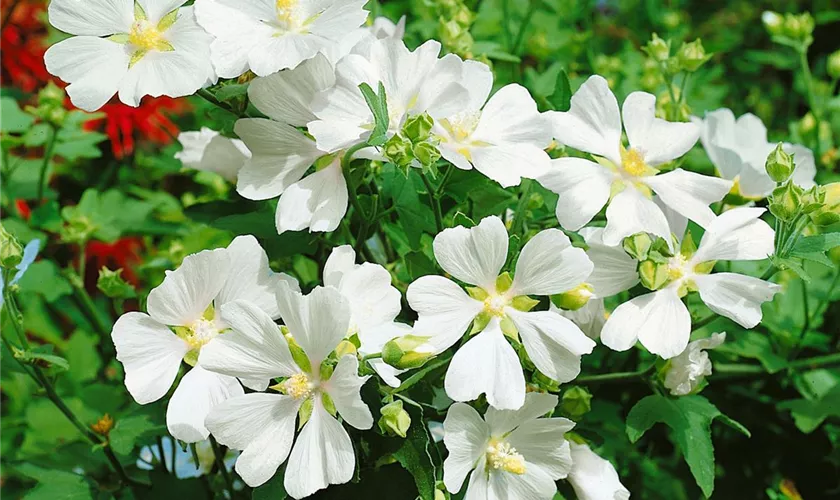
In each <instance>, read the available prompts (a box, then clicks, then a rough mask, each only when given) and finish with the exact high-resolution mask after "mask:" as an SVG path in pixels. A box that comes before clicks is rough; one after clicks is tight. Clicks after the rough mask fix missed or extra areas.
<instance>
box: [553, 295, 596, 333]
mask: <svg viewBox="0 0 840 500" xmlns="http://www.w3.org/2000/svg"><path fill="white" fill-rule="evenodd" d="M549 310H551V311H554V312H556V313H558V314H560V315H561V316H563V317H564V318H569V319H570V320H572V322H573V323H574V324H576V325H577V326H578V328H580V329H581V331H583V333H584V334H585V335H586V336H587V337H589V338H590V339H592V340H598V339H599V338H600V337H601V329H602V328H603V327H604V323H606V322H607V313H606V309H605V308H604V299H599V298H593V299H590V300H589V302H587V303H586V305H585V306H583V307H581V308H580V309H578V310H577V311H564V310H562V309H558V308H557V307H555V306H554V304H551V305H550V307H549Z"/></svg>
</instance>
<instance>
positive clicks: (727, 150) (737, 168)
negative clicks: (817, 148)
mask: <svg viewBox="0 0 840 500" xmlns="http://www.w3.org/2000/svg"><path fill="white" fill-rule="evenodd" d="M691 121H692V122H693V123H695V124H696V125H697V126H698V127H700V141H701V142H702V143H703V147H704V148H705V149H706V154H708V155H709V158H710V159H711V160H712V163H713V164H714V165H715V167H717V169H718V171H719V172H720V175H721V176H722V177H723V178H725V179H730V180H733V181H735V183H736V186H737V187H738V188H739V192H740V193H741V194H742V195H743V196H745V197H748V198H758V199H761V198H764V197H765V196H767V195H769V194H770V193H771V192H772V191H773V188H775V187H776V183H775V182H774V181H773V179H771V178H770V176H769V175H767V171H766V170H765V169H764V164H765V162H766V161H767V155H769V154H770V152H771V151H773V149H774V148H775V147H776V144H775V143H773V144H771V143H769V142H767V128H765V127H764V124H763V123H761V119H760V118H759V117H757V116H755V115H753V114H751V113H747V114H745V115H741V116H740V117H739V118H738V119H737V120H736V119H735V115H734V114H733V113H732V110H730V109H727V108H720V109H716V110H714V111H711V112H708V113H706V118H705V119H702V118H698V117H696V116H692V117H691ZM783 149H784V150H785V152H786V153H788V154H793V155H794V157H793V160H794V163H795V164H796V168H795V170H794V171H793V175H792V176H791V178H792V179H793V182H794V183H796V184H797V185H799V186H801V187H803V188H806V189H808V188H811V187H812V186H813V185H814V176H815V175H816V173H817V167H816V164H815V163H814V153H812V152H811V150H810V149H808V148H806V147H805V146H800V145H799V144H788V143H784V144H783Z"/></svg>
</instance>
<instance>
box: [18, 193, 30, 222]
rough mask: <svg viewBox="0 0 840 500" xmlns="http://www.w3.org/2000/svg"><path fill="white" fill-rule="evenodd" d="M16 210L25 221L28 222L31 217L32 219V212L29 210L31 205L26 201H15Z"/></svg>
mask: <svg viewBox="0 0 840 500" xmlns="http://www.w3.org/2000/svg"><path fill="white" fill-rule="evenodd" d="M15 208H17V211H18V215H20V217H21V218H22V219H23V220H26V221H28V220H29V218H30V217H32V210H31V209H30V208H29V205H27V204H26V200H21V199H20V198H18V199H17V200H15Z"/></svg>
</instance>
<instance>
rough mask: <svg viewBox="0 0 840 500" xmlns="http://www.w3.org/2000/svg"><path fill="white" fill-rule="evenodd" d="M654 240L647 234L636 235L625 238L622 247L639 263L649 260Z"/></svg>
mask: <svg viewBox="0 0 840 500" xmlns="http://www.w3.org/2000/svg"><path fill="white" fill-rule="evenodd" d="M652 245H653V240H652V239H651V237H650V235H648V234H647V233H636V234H634V235H632V236H628V237H626V238H624V241H623V242H622V246H623V247H624V251H625V252H627V253H628V254H630V256H631V257H633V258H634V259H636V260H638V261H642V260H647V258H648V252H649V251H650V247H651V246H652Z"/></svg>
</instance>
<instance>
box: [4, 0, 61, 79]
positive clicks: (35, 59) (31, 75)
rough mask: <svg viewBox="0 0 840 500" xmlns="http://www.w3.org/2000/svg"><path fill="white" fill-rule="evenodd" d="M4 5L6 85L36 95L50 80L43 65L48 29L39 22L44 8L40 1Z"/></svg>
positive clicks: (6, 3) (5, 3)
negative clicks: (12, 9) (37, 90)
mask: <svg viewBox="0 0 840 500" xmlns="http://www.w3.org/2000/svg"><path fill="white" fill-rule="evenodd" d="M8 4H9V2H4V4H3V7H2V9H0V12H2V18H3V19H4V20H5V21H4V25H3V28H2V33H0V44H2V47H3V50H2V53H0V61H1V62H0V66H2V70H3V71H2V78H3V85H4V86H15V87H18V88H20V89H21V90H23V91H25V92H33V91H35V90H36V89H37V88H38V87H40V86H42V85H44V84H45V83H46V82H48V81H49V80H50V78H51V77H50V74H49V73H48V72H47V68H46V66H45V65H44V52H46V47H45V44H44V39H45V38H46V35H47V30H46V28H45V27H44V25H43V23H42V22H41V20H40V17H41V16H42V15H43V12H44V8H45V5H44V4H43V3H42V2H38V1H26V0H24V1H21V2H17V3H15V2H11V4H12V8H14V11H12V12H9V8H10V7H9V5H8Z"/></svg>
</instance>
